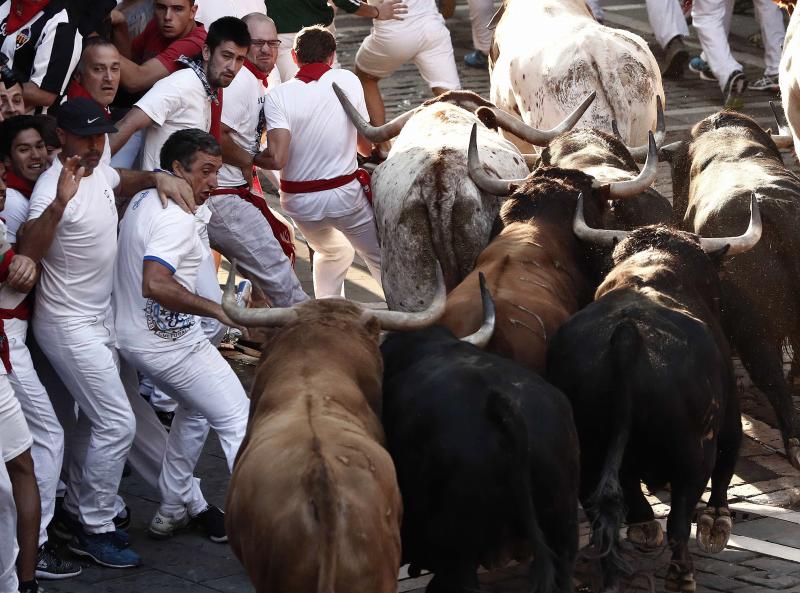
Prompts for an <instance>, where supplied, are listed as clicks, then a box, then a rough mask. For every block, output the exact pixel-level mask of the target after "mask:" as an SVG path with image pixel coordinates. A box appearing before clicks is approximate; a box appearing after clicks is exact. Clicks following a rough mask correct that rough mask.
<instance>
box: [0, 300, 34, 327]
mask: <svg viewBox="0 0 800 593" xmlns="http://www.w3.org/2000/svg"><path fill="white" fill-rule="evenodd" d="M28 298H29V297H25V298H24V299H22V302H21V303H20V304H19V305H17V306H16V307H14V308H13V309H0V319H21V320H22V321H27V320H28V319H29V318H30V312H31V309H30V306H29V305H28Z"/></svg>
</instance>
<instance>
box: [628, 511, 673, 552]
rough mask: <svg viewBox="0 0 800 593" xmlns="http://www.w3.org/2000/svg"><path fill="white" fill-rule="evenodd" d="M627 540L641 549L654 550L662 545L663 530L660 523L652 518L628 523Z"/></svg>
mask: <svg viewBox="0 0 800 593" xmlns="http://www.w3.org/2000/svg"><path fill="white" fill-rule="evenodd" d="M627 537H628V541H629V542H631V543H632V544H633V545H634V546H636V547H637V548H639V549H642V550H655V549H658V548H660V547H661V546H662V545H664V530H663V529H661V523H659V522H658V521H656V520H655V519H653V520H652V521H643V522H641V523H631V524H630V525H628V532H627Z"/></svg>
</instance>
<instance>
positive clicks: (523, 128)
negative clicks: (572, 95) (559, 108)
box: [481, 91, 597, 146]
mask: <svg viewBox="0 0 800 593" xmlns="http://www.w3.org/2000/svg"><path fill="white" fill-rule="evenodd" d="M595 96H597V93H596V92H595V91H592V92H591V93H589V96H587V97H586V98H585V99H584V100H583V102H582V103H581V104H580V105H578V106H577V107H576V108H575V110H574V111H573V112H572V113H570V114H569V115H568V116H567V117H565V118H564V120H563V121H562V122H561V123H560V124H558V125H557V126H556V127H555V128H553V129H551V130H546V131H544V130H537V129H536V128H534V127H531V126H529V125H528V124H526V123H525V122H524V121H522V120H521V119H519V118H516V117H514V116H513V115H511V114H509V113H506V112H505V111H503V110H502V109H498V108H497V107H481V110H483V109H488V110H489V111H491V112H492V113H493V114H494V116H495V119H496V121H497V125H498V126H500V127H501V128H503V129H504V130H506V131H507V132H511V133H512V134H514V135H515V136H517V137H518V138H522V139H523V140H525V142H529V143H531V144H533V145H534V146H547V145H548V144H549V143H550V141H551V140H552V139H553V138H555V137H556V136H558V135H560V134H563V133H564V132H568V131H570V130H571V129H572V128H574V127H575V124H577V123H578V120H579V119H580V118H581V117H582V116H583V114H584V113H586V110H587V109H589V106H590V105H591V104H592V101H594V98H595Z"/></svg>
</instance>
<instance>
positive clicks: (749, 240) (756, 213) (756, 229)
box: [700, 192, 763, 256]
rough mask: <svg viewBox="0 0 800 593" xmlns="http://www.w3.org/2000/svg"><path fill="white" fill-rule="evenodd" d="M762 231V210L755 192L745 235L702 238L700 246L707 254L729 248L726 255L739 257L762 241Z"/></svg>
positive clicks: (751, 199)
mask: <svg viewBox="0 0 800 593" xmlns="http://www.w3.org/2000/svg"><path fill="white" fill-rule="evenodd" d="M762 231H763V226H762V224H761V210H759V208H758V197H757V196H756V193H755V192H753V195H752V196H750V224H749V225H748V226H747V230H746V231H745V232H744V235H740V236H738V237H714V238H706V237H701V238H700V244H701V245H702V246H703V251H705V252H707V253H709V252H714V251H719V250H720V249H724V248H725V247H728V251H727V252H726V253H725V255H727V256H732V255H738V254H740V253H744V252H745V251H749V250H751V249H752V248H753V247H755V246H756V243H758V241H759V239H761V232H762Z"/></svg>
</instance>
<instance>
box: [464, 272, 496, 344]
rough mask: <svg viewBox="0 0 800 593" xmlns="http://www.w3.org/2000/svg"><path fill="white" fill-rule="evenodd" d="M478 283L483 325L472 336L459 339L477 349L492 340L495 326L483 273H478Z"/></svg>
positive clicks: (490, 300)
mask: <svg viewBox="0 0 800 593" xmlns="http://www.w3.org/2000/svg"><path fill="white" fill-rule="evenodd" d="M478 282H479V283H480V285H481V301H482V302H483V324H482V325H481V327H480V329H478V331H476V332H475V333H474V334H470V335H468V336H465V337H463V338H461V341H462V342H467V343H469V344H472V345H473V346H477V347H478V348H481V349H483V348H486V346H487V345H488V344H489V340H491V339H492V334H493V333H494V324H495V310H494V301H493V300H492V295H491V293H490V292H489V289H488V288H486V278H485V277H484V275H483V272H478Z"/></svg>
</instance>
